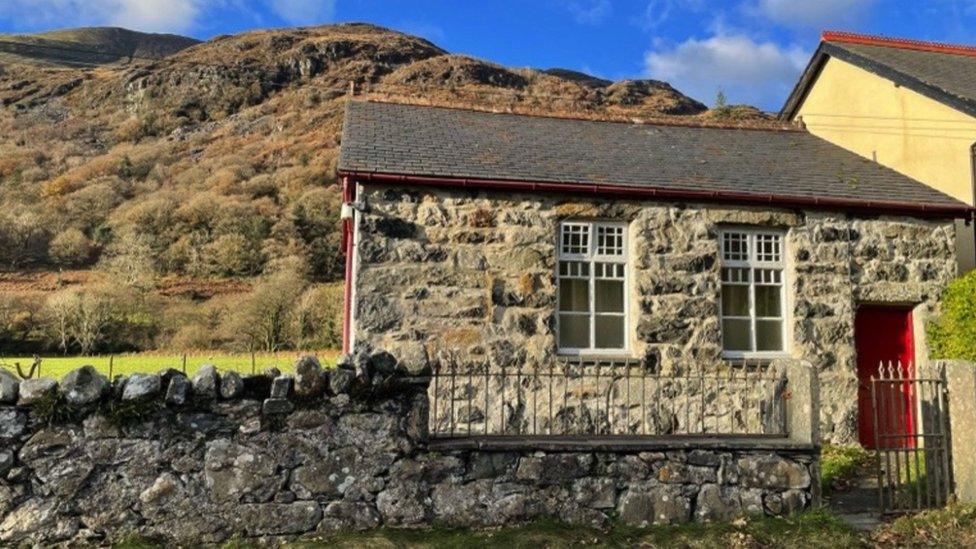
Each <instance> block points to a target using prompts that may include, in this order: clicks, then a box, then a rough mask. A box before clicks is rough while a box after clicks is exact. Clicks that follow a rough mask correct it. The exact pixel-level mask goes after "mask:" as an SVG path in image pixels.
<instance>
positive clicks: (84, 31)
mask: <svg viewBox="0 0 976 549" xmlns="http://www.w3.org/2000/svg"><path fill="white" fill-rule="evenodd" d="M199 43H200V41H199V40H196V39H194V38H188V37H186V36H177V35H175V34H150V33H143V32H136V31H130V30H128V29H120V28H116V27H84V28H78V29H64V30H56V31H50V32H42V33H37V34H0V63H31V64H37V65H45V66H52V67H78V66H80V67H87V66H94V65H105V64H111V63H117V62H121V61H129V60H130V59H132V58H134V57H138V58H144V59H161V58H163V57H166V56H167V55H172V54H174V53H176V52H178V51H180V50H183V49H186V48H188V47H190V46H193V45H195V44H199Z"/></svg>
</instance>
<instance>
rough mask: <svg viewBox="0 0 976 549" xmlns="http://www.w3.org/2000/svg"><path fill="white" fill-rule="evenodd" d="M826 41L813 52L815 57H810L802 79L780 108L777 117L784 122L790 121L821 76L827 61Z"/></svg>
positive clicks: (801, 76)
mask: <svg viewBox="0 0 976 549" xmlns="http://www.w3.org/2000/svg"><path fill="white" fill-rule="evenodd" d="M823 47H824V43H823V42H821V43H820V45H819V46H818V47H817V51H815V52H814V53H813V57H811V58H810V62H809V63H807V66H806V68H805V69H803V73H802V74H801V75H800V79H799V80H797V82H796V85H795V86H793V90H792V91H791V92H790V95H789V96H788V97H787V98H786V103H784V104H783V108H782V109H780V111H779V115H777V118H779V119H780V120H782V121H784V122H789V121H790V120H791V119H792V118H793V115H795V114H796V111H797V109H799V108H800V105H802V104H803V101H804V100H805V99H806V97H807V93H809V92H810V89H811V88H813V83H814V82H816V81H817V77H819V76H820V71H821V69H823V66H824V64H825V63H826V61H827V57H828V56H827V55H826V54H825V53H824V51H823Z"/></svg>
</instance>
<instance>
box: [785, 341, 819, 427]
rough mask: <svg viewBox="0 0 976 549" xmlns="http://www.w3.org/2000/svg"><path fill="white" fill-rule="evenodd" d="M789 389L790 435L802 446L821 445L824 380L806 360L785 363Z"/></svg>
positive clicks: (787, 424)
mask: <svg viewBox="0 0 976 549" xmlns="http://www.w3.org/2000/svg"><path fill="white" fill-rule="evenodd" d="M782 363H783V364H784V367H785V371H786V379H787V380H788V387H789V401H788V403H787V406H786V432H787V433H789V436H790V440H791V441H793V442H798V443H801V444H813V445H818V444H820V381H819V379H818V377H817V372H816V370H814V369H813V366H812V365H811V364H810V363H809V362H807V361H805V360H784V361H782Z"/></svg>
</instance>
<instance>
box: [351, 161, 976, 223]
mask: <svg viewBox="0 0 976 549" xmlns="http://www.w3.org/2000/svg"><path fill="white" fill-rule="evenodd" d="M339 173H340V175H341V176H343V177H344V178H352V179H355V180H356V181H363V182H376V183H406V184H411V185H424V186H433V187H461V188H477V189H496V190H508V191H532V192H571V193H579V194H592V195H600V196H618V197H624V198H645V199H647V198H653V199H660V200H682V201H685V200H691V201H702V202H723V203H728V202H733V203H737V204H749V205H775V206H783V207H814V208H822V209H831V210H843V211H857V212H865V213H898V214H910V215H914V216H918V217H953V218H960V219H965V220H967V221H968V220H970V219H972V216H973V213H974V211H976V209H974V208H973V207H970V206H962V205H960V206H949V205H945V204H926V203H919V202H899V201H883V200H853V199H845V198H828V197H816V196H796V195H778V194H755V193H740V192H732V191H694V190H682V189H665V188H661V187H634V186H628V185H614V184H582V183H553V182H544V181H519V180H507V179H476V178H468V177H435V176H424V175H404V174H392V173H374V172H357V171H347V170H341V171H340V172H339Z"/></svg>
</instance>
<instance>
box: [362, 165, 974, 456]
mask: <svg viewBox="0 0 976 549" xmlns="http://www.w3.org/2000/svg"><path fill="white" fill-rule="evenodd" d="M359 198H360V199H361V200H362V201H363V202H364V203H365V204H366V207H365V211H364V213H363V214H362V216H361V218H360V220H359V227H358V246H357V252H358V263H357V278H356V286H355V287H356V306H355V312H354V314H355V332H356V341H357V342H358V343H359V344H366V345H368V346H369V347H371V348H374V349H386V350H388V351H389V352H391V353H392V354H394V355H396V356H397V358H398V359H400V360H401V361H402V362H403V363H404V364H407V365H409V368H411V369H415V370H420V369H424V368H427V367H429V366H431V365H435V364H439V363H443V362H444V360H445V357H450V360H453V361H459V362H462V363H463V362H466V361H467V362H470V363H484V362H487V363H489V364H491V365H492V366H493V367H517V366H519V365H523V366H524V365H533V364H541V365H543V367H545V366H546V365H548V364H551V363H552V361H553V358H554V356H555V354H556V344H555V335H554V326H555V315H554V312H555V304H556V293H555V290H556V285H555V276H554V273H555V266H556V265H555V263H556V255H555V252H556V248H555V244H556V231H557V226H558V223H559V222H560V221H562V220H568V219H594V218H597V219H608V220H617V221H627V222H629V224H630V225H629V226H630V246H629V248H630V250H629V251H630V257H631V261H630V265H631V277H632V278H631V283H630V286H631V288H630V292H631V303H632V307H631V318H630V325H631V327H632V329H631V332H632V334H631V338H632V340H631V344H632V345H631V346H632V348H633V350H634V357H635V358H637V359H639V360H642V361H643V363H644V365H645V366H646V368H647V369H648V370H649V371H650V370H653V371H664V372H681V371H688V370H695V369H705V370H709V369H712V368H714V367H716V366H715V365H716V364H718V363H720V362H721V335H720V331H719V321H718V307H719V295H720V294H719V291H720V278H719V275H720V273H719V265H718V242H717V229H718V228H719V227H720V226H721V225H723V224H742V225H751V226H762V227H778V228H782V229H788V233H787V256H788V268H787V277H788V296H789V297H788V300H789V301H788V304H789V311H790V314H791V321H790V325H789V329H790V332H791V338H790V339H791V342H792V345H791V354H792V357H793V358H797V359H803V360H808V361H810V362H811V363H813V364H814V366H815V367H816V368H817V370H818V371H819V372H820V378H821V383H822V385H823V388H824V390H823V403H822V408H821V411H822V427H823V429H822V432H823V436H824V438H825V439H828V440H831V441H836V442H849V441H854V440H856V438H857V386H858V383H857V367H856V363H855V353H854V313H855V310H856V306H857V304H858V303H861V302H870V303H891V304H900V305H904V304H910V305H913V306H915V307H916V309H915V313H916V314H915V319H916V337H917V338H918V339H919V340H920V342H921V343H922V344H921V345H919V346H918V351H919V354H920V355H922V356H923V357H924V353H925V348H924V341H923V340H921V335H922V334H921V332H922V326H923V324H924V319H925V317H926V316H927V315H928V314H930V313H931V312H932V311H933V310H934V309H935V307H936V306H937V298H938V296H939V295H940V294H941V291H942V289H943V288H944V287H945V285H946V284H947V283H948V282H949V281H950V280H951V279H952V278H953V277H954V276H955V275H956V261H955V251H954V247H953V241H954V240H953V239H954V226H953V222H952V221H950V220H924V219H916V218H910V217H877V216H875V217H865V216H855V215H848V214H843V213H836V212H822V211H797V210H768V209H761V208H747V207H720V206H715V205H700V204H699V205H694V204H676V203H660V202H649V201H644V202H639V201H627V200H609V199H599V198H585V199H583V198H578V197H575V198H570V197H565V196H552V195H544V194H517V193H504V194H503V193H494V192H483V191H474V190H463V189H461V190H443V189H431V188H420V187H410V188H408V187H404V188H399V187H390V186H380V185H373V184H368V185H364V186H363V187H361V192H360V197H359Z"/></svg>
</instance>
